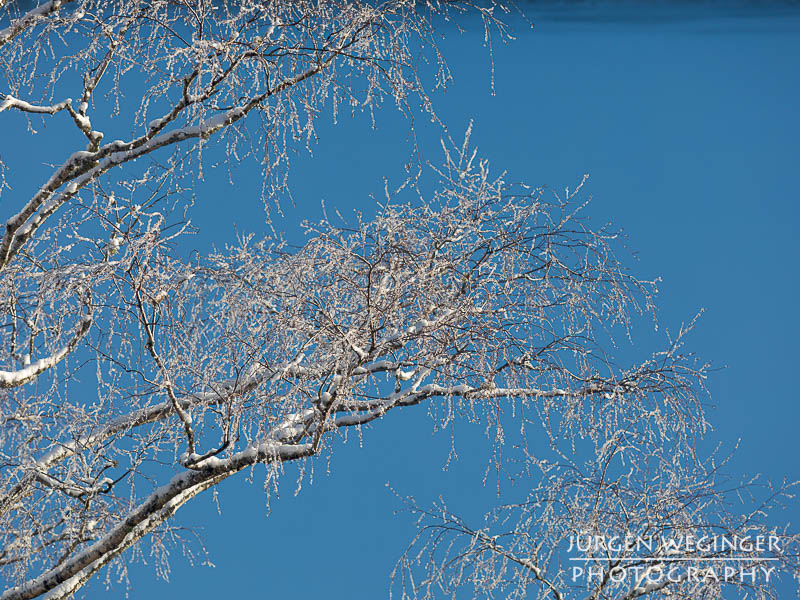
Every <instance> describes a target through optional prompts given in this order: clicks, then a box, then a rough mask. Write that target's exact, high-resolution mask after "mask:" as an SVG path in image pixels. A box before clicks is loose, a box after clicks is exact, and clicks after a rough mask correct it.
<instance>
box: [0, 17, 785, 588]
mask: <svg viewBox="0 0 800 600" xmlns="http://www.w3.org/2000/svg"><path fill="white" fill-rule="evenodd" d="M523 8H524V10H525V12H526V13H527V16H528V17H529V18H530V19H531V20H532V21H533V22H534V24H535V26H534V28H533V29H531V28H529V27H528V26H527V25H526V24H525V23H524V21H522V20H521V19H519V18H517V17H512V18H511V19H510V21H511V23H512V24H513V31H514V34H515V36H516V38H517V39H516V40H514V41H513V42H511V43H509V44H508V45H503V44H495V45H494V47H493V51H494V79H495V81H494V88H495V94H494V95H493V94H492V93H491V85H490V80H491V68H490V67H491V65H490V61H489V53H488V52H487V49H486V48H485V47H483V45H482V41H483V35H482V30H481V29H480V26H479V23H477V22H474V21H470V20H469V19H467V20H466V21H465V22H464V25H465V26H466V27H467V29H468V31H467V32H466V33H463V34H461V33H459V32H457V31H455V29H449V30H445V33H446V34H447V35H446V38H445V39H444V40H443V41H442V48H443V50H444V53H445V56H446V57H447V59H448V61H449V65H450V68H451V69H452V71H453V74H454V83H453V84H452V85H450V86H449V89H448V90H447V91H446V92H445V93H439V92H437V93H435V94H434V101H435V107H436V109H437V112H438V113H439V115H440V117H441V118H442V120H443V121H444V122H445V123H447V124H448V126H449V128H450V133H451V134H452V136H453V137H454V138H455V139H457V140H458V139H460V138H461V137H462V136H463V132H464V130H465V129H466V127H467V125H468V123H469V121H470V119H474V132H473V137H472V140H473V143H474V145H476V146H477V147H478V149H479V153H480V155H481V156H483V157H485V158H487V159H489V160H490V161H491V164H492V165H493V167H494V168H495V169H496V171H498V172H499V171H502V170H506V171H508V173H509V175H508V179H509V180H518V181H525V182H526V183H529V184H532V185H547V186H550V187H552V188H554V189H563V188H564V187H565V186H570V187H573V186H574V185H576V184H577V183H578V182H579V181H580V179H581V177H582V175H583V174H584V173H589V174H590V179H589V181H588V184H587V186H588V191H589V193H591V194H592V196H593V202H592V204H591V206H590V207H589V209H588V210H589V212H590V214H591V215H592V216H593V218H595V219H596V222H597V223H598V224H600V223H604V222H605V221H607V220H611V221H613V222H614V223H615V224H616V225H618V226H620V227H622V228H624V230H625V231H626V232H627V234H628V236H629V245H630V247H631V248H633V249H635V250H637V251H638V255H639V257H640V259H641V260H640V261H639V262H638V264H636V265H635V271H636V272H637V274H638V275H640V276H642V277H658V276H660V277H661V278H662V279H663V282H662V284H661V285H660V289H661V292H662V293H661V295H660V300H659V305H660V313H659V321H660V323H661V325H662V326H663V327H667V328H669V329H670V330H677V328H678V327H679V326H680V323H681V322H683V321H688V320H691V318H692V317H693V316H694V315H695V314H696V313H697V312H698V310H699V309H701V308H705V309H706V312H705V314H704V316H703V317H702V319H701V320H700V322H699V325H698V327H697V329H696V330H695V332H694V334H693V335H692V336H691V338H690V346H691V348H692V349H693V350H695V351H696V352H697V353H698V354H699V355H700V356H702V357H704V358H708V359H711V360H713V361H714V364H715V365H717V366H720V367H725V368H724V369H722V370H720V371H718V372H715V373H714V374H713V376H712V378H711V380H710V389H711V392H712V397H713V404H714V407H715V408H713V409H711V410H709V418H710V420H711V421H712V423H713V424H714V425H715V426H716V431H715V432H713V433H712V434H711V438H712V440H714V441H722V442H724V444H725V446H726V447H728V448H732V447H733V445H734V444H735V442H736V441H737V440H739V439H741V443H740V445H739V451H738V454H737V457H736V459H735V460H734V463H733V465H732V470H733V471H734V472H739V471H740V472H742V473H751V474H753V473H757V472H760V473H763V474H764V475H765V476H767V477H768V478H771V479H773V480H778V481H779V480H782V479H784V478H788V479H798V478H800V467H798V458H797V457H798V455H800V452H798V450H800V444H798V431H797V429H798V424H799V423H800V408H799V407H798V397H797V387H796V386H795V382H794V377H795V375H796V373H797V361H798V358H800V353H799V352H798V349H797V348H798V340H799V339H800V327H799V326H798V325H799V322H798V316H797V315H798V312H797V309H796V305H797V295H798V280H797V275H798V259H800V251H798V245H797V237H798V225H799V224H800V219H798V208H797V205H798V202H797V201H798V191H797V176H798V174H799V173H800V169H799V168H798V165H800V148H799V146H798V144H799V141H800V120H799V119H798V108H797V107H798V98H800V35H799V34H800V10H799V9H798V8H797V5H794V4H772V5H768V6H766V7H765V5H758V4H753V5H747V4H743V5H737V9H736V10H726V9H725V7H724V6H720V5H705V6H703V7H697V6H695V5H692V4H690V3H686V4H684V3H672V4H670V3H664V4H661V5H659V6H658V7H657V8H652V6H651V7H650V8H649V9H643V8H640V7H638V5H636V4H623V5H619V4H603V3H601V4H588V3H584V4H581V5H579V6H572V7H565V6H563V5H561V6H557V5H553V4H524V5H523ZM330 121H331V119H330V117H329V116H323V117H322V119H321V122H320V125H319V127H318V136H319V139H318V142H317V143H316V144H315V145H314V147H313V157H307V156H304V155H302V154H301V155H300V156H298V157H297V159H296V160H295V162H294V164H293V167H292V175H291V183H292V189H293V195H294V202H295V206H294V207H292V206H291V205H289V204H286V205H285V208H286V210H285V212H286V216H285V217H284V218H279V217H277V215H274V214H273V220H274V225H275V227H276V228H277V229H279V230H283V231H285V232H286V234H287V237H289V239H294V240H300V239H301V238H300V237H299V233H298V232H299V228H298V224H299V222H300V221H301V220H302V219H303V218H312V219H316V218H318V217H319V216H321V208H320V206H321V201H322V200H324V201H325V203H326V205H327V206H328V207H336V208H338V209H339V210H340V211H342V212H343V213H347V212H348V211H350V210H352V209H354V208H358V209H360V210H362V211H363V212H364V213H365V214H366V215H369V214H371V213H372V212H374V200H373V199H371V198H370V194H375V195H376V196H378V197H380V196H381V194H382V190H383V182H382V178H383V176H387V177H388V178H389V180H390V182H391V181H393V182H399V181H400V180H401V178H402V176H403V170H402V168H401V166H402V164H403V163H404V162H405V161H406V160H407V158H408V154H409V145H408V143H407V142H406V141H405V139H406V134H407V129H408V123H407V122H406V121H404V120H403V119H402V118H401V117H400V116H399V115H398V114H397V111H396V109H395V108H394V107H393V106H392V105H389V104H387V105H386V106H385V107H384V109H383V110H381V111H379V113H378V119H377V127H376V128H375V129H373V128H372V127H371V123H370V119H369V116H368V115H366V114H357V115H356V116H355V117H352V118H351V117H350V116H349V115H345V116H343V117H341V120H340V123H339V124H338V125H336V126H334V125H333V124H332V123H331V122H330ZM418 126H419V129H418V135H419V143H420V146H421V148H422V151H423V159H424V160H431V161H433V162H436V161H437V160H439V159H440V157H441V151H440V150H439V145H438V138H439V137H440V135H441V130H440V129H438V128H437V127H435V126H432V125H430V124H428V123H427V122H426V121H425V119H423V118H420V119H419V122H418ZM238 170H239V171H240V172H238V173H236V174H235V177H236V180H237V184H236V187H230V186H229V185H228V184H227V183H226V179H227V177H226V175H227V174H226V173H222V172H221V173H219V174H218V176H209V177H207V180H206V183H205V184H203V185H202V186H201V187H200V188H199V190H198V199H197V203H196V206H195V207H194V209H193V211H192V213H191V216H192V220H193V222H195V224H197V225H199V227H200V234H199V235H198V236H197V237H196V238H194V239H193V240H192V241H191V244H193V245H195V246H196V247H197V249H199V250H202V251H206V250H208V249H209V248H210V247H211V245H212V244H216V245H218V246H221V245H223V244H224V242H226V241H230V240H232V239H233V236H234V235H235V232H236V231H253V230H256V231H265V230H266V228H265V227H259V226H258V224H259V223H261V222H263V214H262V213H261V212H260V208H259V203H258V201H257V200H256V199H257V198H258V194H259V191H260V181H259V180H258V178H257V176H256V175H255V173H256V170H255V169H248V168H247V167H242V168H240V169H238ZM207 175H208V174H207ZM249 199H252V201H251V202H246V201H245V200H249ZM233 200H236V206H237V208H236V209H235V211H234V213H235V215H236V216H235V220H236V222H235V223H219V222H218V221H217V220H216V219H217V216H218V208H219V206H220V203H225V204H226V205H230V204H229V203H230V202H232V201H233ZM240 201H241V202H240ZM3 204H6V203H5V202H4V203H3ZM239 207H241V208H239ZM4 212H8V211H7V210H4ZM212 230H213V231H212ZM641 339H642V340H643V341H642V343H641V344H639V345H638V346H637V349H638V351H639V354H640V356H643V357H644V356H649V354H650V352H651V351H652V350H653V349H654V348H653V347H652V346H651V345H650V341H651V340H652V335H651V332H650V331H646V332H645V331H643V332H642V333H641ZM464 430H465V431H463V432H461V431H459V432H457V433H459V436H461V435H462V434H463V437H459V438H458V440H459V441H458V445H457V449H458V450H459V453H460V460H459V461H457V462H456V463H454V464H452V465H451V466H450V468H449V470H447V471H443V466H444V464H445V461H446V458H447V454H448V450H449V445H450V444H449V434H447V433H444V434H433V433H432V426H431V423H430V421H429V420H428V419H426V415H425V413H424V410H421V409H420V410H407V411H405V412H404V413H402V414H397V413H393V414H391V415H390V416H389V417H388V418H386V419H385V420H383V421H381V422H379V423H377V424H374V425H373V426H372V427H370V428H369V429H368V430H367V431H366V432H365V434H364V436H363V442H362V443H361V444H359V441H358V440H357V439H356V436H352V437H351V439H350V441H349V442H348V443H347V444H346V445H344V446H342V447H340V448H338V450H337V451H336V452H335V453H334V456H333V458H332V459H331V460H330V462H329V463H325V462H324V461H319V462H317V464H316V467H315V468H316V474H315V477H314V483H313V485H311V486H305V487H304V488H303V489H302V491H301V492H300V494H299V495H298V496H295V495H294V494H293V491H294V483H293V480H292V479H291V472H288V473H287V476H286V478H285V480H284V484H283V486H282V488H281V496H280V498H279V499H273V501H272V502H271V504H270V507H269V514H267V508H266V506H265V496H264V493H263V491H262V490H261V482H262V480H263V476H262V474H261V473H262V472H261V471H260V470H256V472H255V475H254V477H253V483H252V484H251V483H248V482H247V481H246V479H247V475H246V474H241V475H239V476H237V477H235V478H233V479H231V480H229V481H227V482H225V483H223V484H222V485H221V486H220V487H219V494H218V498H217V500H216V501H215V499H214V497H213V496H212V494H211V493H208V492H207V493H205V494H204V495H202V496H200V497H199V498H197V499H195V500H194V501H193V502H191V503H190V504H189V505H187V506H186V507H185V508H183V509H181V511H180V512H179V513H178V516H177V520H178V522H179V523H180V524H182V525H185V526H187V527H196V528H198V529H199V530H200V532H201V534H202V537H203V539H204V540H205V542H206V546H207V548H208V549H209V552H210V558H211V560H212V561H213V562H214V564H215V565H216V567H215V568H206V567H199V568H192V567H191V566H190V565H189V564H188V562H187V561H186V560H184V559H183V558H181V557H180V552H179V551H177V552H176V556H175V560H174V561H173V571H172V573H171V575H170V582H169V583H165V582H163V581H160V580H158V579H156V578H155V576H154V574H153V571H152V569H151V568H150V567H148V566H146V565H139V566H135V567H133V568H132V569H131V572H130V579H131V581H132V584H133V590H132V594H133V597H153V598H161V597H175V595H176V594H177V595H178V597H190V596H191V597H194V598H198V599H200V598H219V597H220V595H223V596H231V597H245V598H250V597H253V598H262V597H264V598H267V597H270V598H279V597H287V596H288V595H291V596H293V597H297V596H303V597H312V598H313V597H327V598H377V597H384V596H385V595H386V594H387V590H388V575H389V573H390V571H391V569H392V567H393V565H394V562H395V561H396V559H397V558H398V557H399V555H400V553H401V552H402V551H403V549H404V548H405V545H406V543H407V542H408V541H409V540H410V538H411V537H412V535H413V533H414V528H413V526H412V522H411V519H409V518H408V517H407V516H404V515H402V514H400V515H395V513H394V511H395V510H396V509H399V508H401V504H400V502H399V501H398V500H397V498H396V497H395V496H394V495H393V494H392V492H391V491H390V490H389V489H388V488H387V486H386V484H387V482H390V483H391V485H392V487H393V488H394V489H396V490H397V491H398V493H400V494H403V495H405V494H413V495H415V496H416V497H417V499H418V500H419V501H420V503H421V504H426V503H428V502H430V501H431V500H433V499H435V498H436V497H438V496H439V494H443V495H444V496H445V497H446V498H447V500H448V502H449V503H450V505H451V507H452V508H454V509H455V510H457V511H460V512H462V513H463V514H465V515H466V516H471V517H476V518H477V517H478V516H479V515H482V514H483V512H484V511H485V510H487V509H488V508H489V506H490V504H491V503H492V502H493V501H494V500H495V497H494V488H492V489H488V490H487V489H484V488H483V487H482V486H481V484H480V480H481V478H482V475H483V472H484V469H485V466H486V462H485V461H486V458H485V454H484V451H485V447H482V445H483V444H485V442H483V441H481V440H482V438H481V436H480V435H479V432H478V431H472V430H470V429H469V428H468V427H467V426H464ZM409 439H412V440H413V441H414V445H413V446H410V445H409V444H408V443H407V442H408V440H409ZM410 447H411V448H412V449H411V450H409V448H410ZM290 471H291V469H290ZM216 502H218V503H219V507H220V508H221V515H218V514H217V504H216ZM777 520H778V522H779V523H781V522H785V521H787V520H791V521H792V522H793V523H794V524H795V529H796V528H797V525H798V524H800V506H798V505H797V504H795V506H794V507H793V508H791V509H790V510H788V511H787V512H786V513H784V514H781V515H778V516H777ZM145 550H146V546H145ZM145 558H146V557H145ZM112 577H113V578H116V576H115V575H112ZM102 588H103V583H102V582H96V583H94V584H92V585H91V586H90V587H89V588H88V591H87V596H89V597H92V596H95V595H100V594H102V593H104V592H102V591H101V590H102ZM124 588H125V586H124V584H123V585H121V586H119V585H115V586H114V587H113V589H112V592H111V595H110V596H108V597H113V598H118V597H123V596H124V594H125V589H124ZM790 589H791V587H789V586H787V587H784V588H782V597H784V594H783V592H784V591H785V597H789V595H790V594H791V592H789V590H790Z"/></svg>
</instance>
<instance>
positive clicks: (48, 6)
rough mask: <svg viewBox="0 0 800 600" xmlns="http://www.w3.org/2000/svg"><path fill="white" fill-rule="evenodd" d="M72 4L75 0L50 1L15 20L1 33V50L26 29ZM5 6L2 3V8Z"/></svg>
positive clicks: (0, 6)
mask: <svg viewBox="0 0 800 600" xmlns="http://www.w3.org/2000/svg"><path fill="white" fill-rule="evenodd" d="M70 2H74V0H48V1H47V2H44V3H42V4H40V5H39V6H37V7H36V8H33V9H31V10H29V11H28V12H27V13H25V14H24V15H22V16H21V17H20V18H18V19H14V20H13V21H12V22H11V25H9V26H8V27H6V28H5V29H3V30H2V31H0V48H2V47H3V46H4V45H6V44H7V43H8V42H10V41H11V40H13V39H14V38H15V37H17V36H18V35H19V34H20V33H22V32H23V31H25V30H26V29H30V28H31V27H33V26H34V25H35V24H36V23H37V21H39V20H41V19H44V18H46V17H49V16H50V15H52V14H53V13H55V12H57V11H58V10H59V9H60V8H61V7H62V6H63V5H64V4H69V3H70ZM4 4H5V2H2V3H0V8H3V5H4Z"/></svg>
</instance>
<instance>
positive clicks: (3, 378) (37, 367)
mask: <svg viewBox="0 0 800 600" xmlns="http://www.w3.org/2000/svg"><path fill="white" fill-rule="evenodd" d="M92 320H93V316H92V314H91V313H89V314H87V315H86V316H85V317H83V318H82V319H81V320H80V322H79V323H78V325H77V326H76V327H75V330H74V331H73V333H72V339H70V341H69V342H68V343H67V345H66V346H64V347H63V348H61V349H59V350H57V351H56V352H54V353H53V354H51V355H50V356H47V357H45V358H40V359H39V360H37V361H35V362H32V363H31V364H29V365H27V366H25V367H23V368H22V369H18V370H16V371H3V370H0V388H14V387H19V386H21V385H24V384H26V383H28V382H29V381H33V380H34V379H36V378H37V377H38V376H39V375H41V374H42V373H44V372H45V371H47V370H48V369H52V368H53V367H54V366H56V365H57V364H58V363H60V362H61V361H62V360H64V359H65V358H66V357H67V356H68V355H69V354H71V353H72V352H73V351H74V350H75V348H76V346H77V345H78V342H80V340H81V338H83V336H85V335H86V333H87V332H88V331H89V328H90V327H91V325H92Z"/></svg>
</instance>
